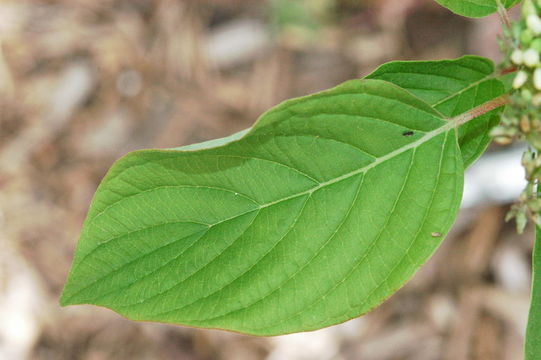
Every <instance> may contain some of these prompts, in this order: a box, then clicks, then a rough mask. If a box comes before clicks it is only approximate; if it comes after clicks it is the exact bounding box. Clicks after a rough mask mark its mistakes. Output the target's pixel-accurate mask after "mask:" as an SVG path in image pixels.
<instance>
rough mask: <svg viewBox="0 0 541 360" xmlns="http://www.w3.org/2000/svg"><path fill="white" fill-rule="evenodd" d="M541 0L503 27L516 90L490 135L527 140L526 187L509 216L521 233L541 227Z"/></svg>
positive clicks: (529, 0) (531, 0)
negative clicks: (529, 224) (530, 224)
mask: <svg viewBox="0 0 541 360" xmlns="http://www.w3.org/2000/svg"><path fill="white" fill-rule="evenodd" d="M539 14H541V0H525V1H524V3H523V5H522V18H521V19H520V20H519V21H517V22H515V23H513V24H512V25H511V27H509V28H505V29H504V35H505V37H506V38H505V40H507V41H505V42H503V43H502V50H503V51H504V52H505V53H506V54H508V58H507V60H506V61H505V63H504V66H505V68H506V70H509V71H515V70H516V73H515V77H514V79H513V84H512V85H513V88H514V89H515V91H514V92H512V93H511V95H510V97H509V98H510V103H509V105H508V106H507V108H506V110H505V111H504V113H503V114H502V118H501V123H500V125H499V126H496V127H494V128H493V129H492V130H491V132H490V134H491V136H492V138H493V139H494V141H495V142H496V143H498V144H501V145H507V144H510V143H512V142H513V141H514V140H522V141H525V142H526V143H528V145H529V149H528V150H527V151H526V152H525V153H524V156H523V158H522V165H523V167H524V169H525V175H526V180H527V181H528V185H527V187H526V188H525V189H524V191H523V192H522V194H521V196H520V198H519V201H518V203H516V204H515V205H513V207H512V209H511V211H510V212H509V213H508V216H507V219H508V220H509V219H511V218H514V219H515V220H516V223H517V229H518V231H519V232H522V231H523V230H524V228H525V226H526V223H527V222H528V221H532V222H534V223H537V224H538V225H539V226H541V214H540V211H541V197H540V196H539V193H538V191H537V185H538V184H539V183H541V155H540V153H541V17H540V16H539Z"/></svg>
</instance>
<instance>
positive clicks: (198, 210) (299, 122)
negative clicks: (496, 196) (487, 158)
mask: <svg viewBox="0 0 541 360" xmlns="http://www.w3.org/2000/svg"><path fill="white" fill-rule="evenodd" d="M323 108H324V109H327V111H328V113H325V112H322V110H323ZM382 109H384V110H382ZM408 119H409V120H408ZM406 132H407V133H409V132H413V133H414V134H413V135H412V136H405V135H404V133H406ZM374 135H376V136H377V137H379V138H377V141H376V140H375V139H372V137H373V136H374ZM456 139H457V133H456V130H455V129H454V127H453V124H452V123H448V121H447V119H444V118H442V117H441V115H440V114H439V113H438V112H437V111H435V110H434V109H432V108H431V107H430V106H429V105H427V104H426V103H425V102H423V101H422V100H419V99H417V98H415V97H414V96H413V95H411V94H410V93H408V92H407V91H405V90H403V89H400V88H398V87H396V86H394V85H392V84H390V83H387V82H383V81H378V80H357V81H352V82H348V83H345V84H344V85H342V86H339V87H337V88H335V89H332V90H330V91H327V92H324V93H321V94H316V95H314V96H310V97H307V98H303V99H297V100H293V101H289V102H286V103H285V104H283V105H281V106H279V107H277V108H275V109H273V110H271V111H269V112H268V113H267V114H265V115H264V116H263V117H262V118H261V119H260V120H259V121H258V123H257V124H256V125H255V126H254V127H253V128H252V130H251V131H250V132H249V133H248V134H246V135H245V136H244V137H242V138H240V139H236V140H234V141H232V142H227V143H225V144H224V145H222V146H218V147H211V148H207V149H201V150H198V151H154V150H150V151H142V152H136V153H132V154H131V155H128V156H127V157H126V158H124V159H122V160H121V161H119V162H118V163H117V164H116V165H115V166H113V168H112V170H111V172H110V174H109V175H107V176H106V178H105V180H104V182H103V183H102V185H100V189H99V190H98V193H97V194H96V197H95V199H94V201H93V205H92V209H91V211H90V212H89V216H88V219H87V221H86V222H85V226H84V230H83V232H82V236H81V240H80V241H79V245H78V248H77V252H76V258H75V261H74V266H73V270H72V272H71V274H70V277H69V280H68V283H67V285H66V288H65V290H64V293H63V297H62V304H63V305H66V304H76V303H91V304H97V305H101V306H105V307H109V308H111V309H113V310H115V311H117V312H119V313H121V314H123V315H125V316H127V317H129V318H132V319H138V320H154V321H163V322H172V323H178V324H185V325H194V326H202V327H213V328H226V329H230V330H235V331H240V332H245V333H251V334H258V335H277V334H283V333H290V332H296V331H305V330H313V329H316V328H319V327H323V326H329V325H332V324H335V323H338V322H342V321H345V320H348V319H349V318H352V317H355V316H359V315H360V314H362V313H364V312H366V311H368V310H369V309H370V308H372V307H374V306H375V305H377V304H379V303H381V301H383V300H384V299H385V298H386V297H388V296H390V295H391V294H392V293H393V292H394V290H396V288H398V287H400V286H402V285H403V284H404V283H405V281H407V279H409V277H411V276H412V274H413V273H414V272H415V270H416V269H417V268H418V267H419V266H420V265H421V264H422V263H424V261H426V259H427V258H428V257H429V256H430V255H431V254H432V252H433V251H435V249H436V248H437V247H438V245H439V243H440V242H441V241H442V239H443V236H444V235H445V234H446V233H447V231H448V229H449V228H450V226H451V224H452V222H453V221H454V216H455V215H456V212H457V211H458V206H459V203H460V197H461V191H462V181H463V167H462V159H461V155H460V149H459V147H458V143H457V140H456ZM420 188H421V189H423V190H422V191H420V190H419V189H420ZM425 189H429V191H428V192H426V191H424V190H425ZM389 194H394V196H390V195H389ZM435 199H436V200H435ZM396 212H398V215H397V213H396ZM174 222H175V223H174ZM164 223H167V224H164ZM169 223H170V224H169ZM173 223H174V224H173ZM188 223H189V224H190V225H185V224H188ZM147 228H152V229H153V231H154V233H153V235H152V236H148V234H146V233H145V231H147ZM435 232H437V233H440V234H441V235H442V236H441V237H439V236H438V237H434V236H433V235H432V234H433V233H435ZM419 234H420V235H419ZM383 249H388V250H387V252H384V253H380V251H377V250H383ZM408 249H414V250H411V251H413V252H410V251H408ZM361 258H363V259H365V260H362V261H360V259H361ZM357 264H360V265H359V266H356V265H357ZM358 284H363V286H362V287H359V286H358ZM338 294H339V295H338ZM348 294H349V295H348Z"/></svg>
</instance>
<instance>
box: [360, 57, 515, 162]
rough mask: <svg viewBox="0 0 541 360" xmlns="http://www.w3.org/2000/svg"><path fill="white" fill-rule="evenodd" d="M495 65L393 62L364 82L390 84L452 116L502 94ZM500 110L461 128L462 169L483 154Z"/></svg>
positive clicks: (478, 60) (469, 60)
mask: <svg viewBox="0 0 541 360" xmlns="http://www.w3.org/2000/svg"><path fill="white" fill-rule="evenodd" d="M494 73H495V69H494V63H493V62H492V61H490V60H489V59H486V58H482V57H479V56H464V57H461V58H459V59H456V60H440V61H395V62H390V63H387V64H384V65H382V66H381V67H379V68H378V69H377V70H376V71H375V72H373V73H372V74H370V75H368V76H367V77H366V78H367V79H379V80H386V81H389V82H392V83H394V84H396V85H398V86H400V87H402V88H404V89H406V90H408V91H410V92H411V93H412V94H414V95H416V96H418V97H419V98H421V99H423V100H424V101H426V102H427V103H429V104H430V105H432V106H434V108H435V109H436V110H438V111H439V112H441V113H442V114H443V115H445V116H448V117H453V116H457V115H460V114H462V113H464V112H466V111H468V110H469V109H472V108H474V107H476V106H479V105H481V104H484V103H486V102H487V101H490V100H491V99H494V98H495V97H498V96H500V95H502V94H504V93H505V92H506V91H505V87H504V85H503V83H502V82H501V81H500V80H498V79H496V78H495V74H494ZM500 112H501V108H500V109H497V110H493V111H491V112H489V113H486V114H484V115H483V116H480V117H478V118H476V119H475V120H473V121H470V122H468V123H467V124H465V125H463V126H461V128H460V131H459V144H460V149H461V151H462V156H463V160H464V166H465V167H468V166H470V165H471V164H472V163H473V162H474V161H475V160H477V158H478V157H479V156H480V155H481V154H483V153H484V152H485V150H486V148H487V146H488V144H489V143H490V141H491V138H490V135H489V132H490V129H491V128H492V127H494V126H496V125H497V124H498V123H499V121H500Z"/></svg>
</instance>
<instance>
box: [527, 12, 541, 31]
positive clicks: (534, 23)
mask: <svg viewBox="0 0 541 360" xmlns="http://www.w3.org/2000/svg"><path fill="white" fill-rule="evenodd" d="M526 24H527V25H528V28H529V29H530V30H532V31H533V33H534V34H535V35H539V34H541V19H540V18H539V16H537V15H535V14H531V15H528V17H527V18H526Z"/></svg>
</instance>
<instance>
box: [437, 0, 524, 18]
mask: <svg viewBox="0 0 541 360" xmlns="http://www.w3.org/2000/svg"><path fill="white" fill-rule="evenodd" d="M436 2H437V3H439V4H440V5H441V6H444V7H446V8H447V9H449V10H451V11H452V12H454V13H455V14H458V15H462V16H467V17H473V18H479V17H484V16H487V15H490V14H493V13H495V12H497V11H498V2H497V1H496V0H476V1H472V0H436ZM501 2H502V4H503V5H504V6H505V7H506V8H510V7H512V6H514V5H516V4H517V3H519V2H520V0H501Z"/></svg>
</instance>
